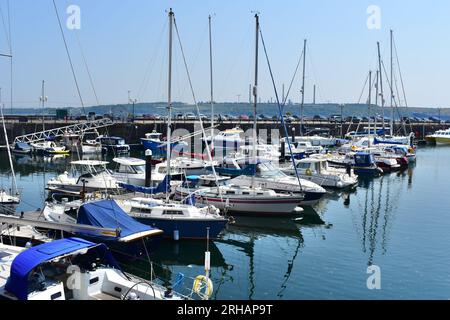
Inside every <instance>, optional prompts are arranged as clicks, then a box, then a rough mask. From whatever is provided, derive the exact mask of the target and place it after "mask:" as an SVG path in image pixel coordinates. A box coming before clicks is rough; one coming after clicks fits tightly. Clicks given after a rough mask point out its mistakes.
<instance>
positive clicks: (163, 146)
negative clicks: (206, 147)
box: [141, 130, 188, 156]
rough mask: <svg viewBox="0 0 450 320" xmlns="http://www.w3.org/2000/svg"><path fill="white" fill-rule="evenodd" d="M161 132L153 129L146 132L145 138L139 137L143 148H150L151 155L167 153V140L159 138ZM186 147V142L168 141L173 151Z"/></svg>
mask: <svg viewBox="0 0 450 320" xmlns="http://www.w3.org/2000/svg"><path fill="white" fill-rule="evenodd" d="M161 137H162V133H159V132H156V131H155V130H154V131H152V132H151V133H146V134H145V138H141V143H142V145H143V147H144V150H151V151H152V152H153V155H155V156H162V155H164V154H166V153H167V142H166V141H163V140H162V139H161ZM187 147H188V144H187V142H185V141H182V140H179V141H174V142H171V143H170V148H171V150H173V151H175V152H176V151H178V152H179V151H180V150H183V149H186V148H187Z"/></svg>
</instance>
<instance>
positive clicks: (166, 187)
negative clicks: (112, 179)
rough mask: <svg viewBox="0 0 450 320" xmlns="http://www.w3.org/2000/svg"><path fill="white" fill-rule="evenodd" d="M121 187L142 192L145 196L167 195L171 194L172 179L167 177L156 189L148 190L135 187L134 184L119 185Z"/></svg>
mask: <svg viewBox="0 0 450 320" xmlns="http://www.w3.org/2000/svg"><path fill="white" fill-rule="evenodd" d="M119 187H121V188H124V189H126V190H128V191H132V192H142V193H145V194H157V193H167V192H170V177H169V176H166V177H165V178H164V180H163V181H161V183H160V184H159V185H158V186H157V187H154V188H147V187H141V186H135V185H132V184H126V183H119Z"/></svg>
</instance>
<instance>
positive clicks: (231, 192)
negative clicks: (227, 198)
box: [226, 191, 234, 194]
mask: <svg viewBox="0 0 450 320" xmlns="http://www.w3.org/2000/svg"><path fill="white" fill-rule="evenodd" d="M226 194H234V191H227V192H226Z"/></svg>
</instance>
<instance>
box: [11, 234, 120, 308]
mask: <svg viewBox="0 0 450 320" xmlns="http://www.w3.org/2000/svg"><path fill="white" fill-rule="evenodd" d="M82 249H89V250H91V249H92V250H96V251H97V252H98V253H99V256H102V257H104V259H105V261H106V262H107V263H108V264H109V265H110V266H111V267H114V268H117V269H120V268H119V265H118V264H117V262H116V260H115V259H114V258H113V256H112V254H111V252H110V251H109V250H108V248H107V247H106V246H105V245H104V244H95V243H92V242H90V241H86V240H83V239H79V238H67V239H61V240H55V241H52V242H49V243H44V244H41V245H39V246H36V247H32V248H29V249H27V250H25V251H22V252H21V253H19V254H18V255H17V257H16V258H15V259H14V261H13V262H12V265H11V272H10V276H9V278H8V282H7V283H6V286H5V289H6V291H8V292H10V293H12V294H14V295H15V296H16V297H17V298H18V299H19V300H27V298H28V275H29V274H30V272H31V271H33V269H34V268H36V267H37V266H39V265H40V264H42V263H44V262H47V261H50V260H52V259H54V258H57V257H61V256H65V255H68V254H71V253H74V252H76V251H79V250H82Z"/></svg>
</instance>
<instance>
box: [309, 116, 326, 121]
mask: <svg viewBox="0 0 450 320" xmlns="http://www.w3.org/2000/svg"><path fill="white" fill-rule="evenodd" d="M313 120H314V121H326V120H328V119H327V118H326V117H324V116H321V115H315V116H314V117H313Z"/></svg>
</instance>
